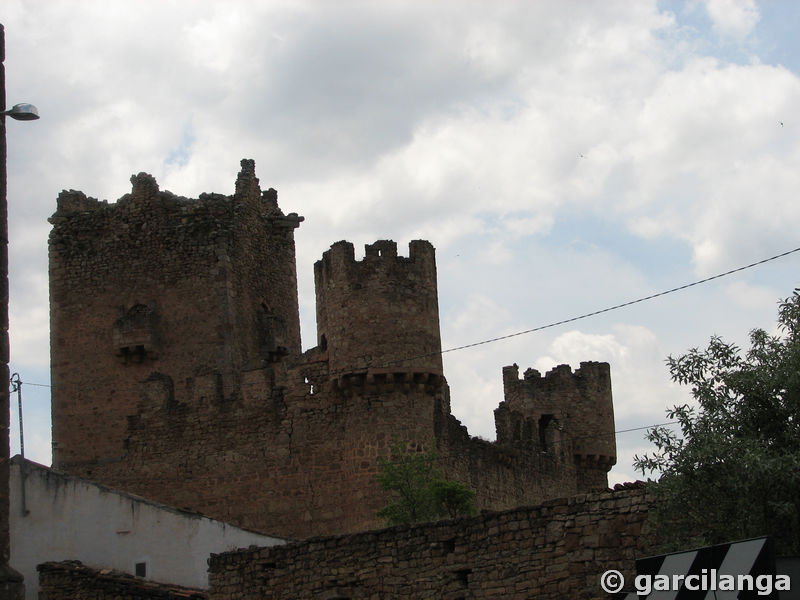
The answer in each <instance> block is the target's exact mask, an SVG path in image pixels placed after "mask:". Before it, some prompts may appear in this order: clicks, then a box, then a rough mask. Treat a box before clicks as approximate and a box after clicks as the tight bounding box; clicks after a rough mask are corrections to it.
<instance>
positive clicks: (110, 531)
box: [9, 456, 287, 600]
mask: <svg viewBox="0 0 800 600" xmlns="http://www.w3.org/2000/svg"><path fill="white" fill-rule="evenodd" d="M9 483H10V515H9V516H10V530H11V560H10V565H11V566H12V567H13V568H14V569H16V570H17V571H19V572H20V573H22V574H23V575H24V577H25V591H26V599H27V600H36V598H37V595H38V587H39V586H38V575H37V572H36V565H38V564H41V563H43V562H48V561H63V560H79V561H81V562H82V563H84V564H85V565H88V566H92V567H98V568H108V569H116V570H119V571H124V572H127V573H131V574H133V575H137V576H140V577H144V578H146V579H150V580H153V581H159V582H163V583H171V584H177V585H182V586H186V587H192V588H198V589H206V588H208V573H207V568H208V562H207V561H208V558H209V556H210V555H211V554H212V553H215V554H216V553H220V552H225V551H228V550H234V549H236V548H246V547H248V546H252V545H255V546H272V545H275V544H283V543H286V541H287V540H282V539H279V538H274V537H269V536H266V535H262V534H259V533H255V532H252V531H247V530H244V529H240V528H238V527H234V526H233V525H229V524H227V523H224V522H222V521H216V520H214V519H210V518H208V517H205V516H203V515H199V514H196V513H191V512H187V511H182V510H179V509H175V508H171V507H168V506H164V505H162V504H158V503H157V502H151V501H149V500H146V499H144V498H140V497H138V496H134V495H132V494H127V493H124V492H118V491H115V490H112V489H110V488H108V487H105V486H103V485H100V484H97V483H94V482H92V481H88V480H85V479H81V478H79V477H73V476H71V475H65V474H63V473H58V472H56V471H53V470H52V469H49V468H47V467H45V466H42V465H39V464H37V463H34V462H31V461H28V460H24V459H21V458H20V457H19V456H16V457H14V458H13V459H12V460H11V478H10V482H9ZM23 497H24V498H23Z"/></svg>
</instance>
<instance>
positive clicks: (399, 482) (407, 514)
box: [378, 442, 476, 525]
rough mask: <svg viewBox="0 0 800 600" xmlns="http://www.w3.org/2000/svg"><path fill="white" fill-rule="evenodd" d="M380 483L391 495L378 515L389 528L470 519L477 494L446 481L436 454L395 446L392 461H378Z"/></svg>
mask: <svg viewBox="0 0 800 600" xmlns="http://www.w3.org/2000/svg"><path fill="white" fill-rule="evenodd" d="M378 466H379V468H380V472H379V473H378V483H379V484H380V486H381V488H382V489H384V490H385V491H386V492H388V493H389V497H390V499H389V500H388V503H387V504H386V506H384V507H383V508H382V509H381V510H380V511H378V516H379V517H382V518H385V519H386V520H387V522H388V523H389V525H398V524H401V523H418V522H422V521H435V520H437V519H442V518H452V517H458V516H462V515H471V514H474V513H475V512H476V511H475V505H474V500H475V492H474V491H473V490H471V489H470V488H468V487H467V486H466V485H464V484H463V483H461V482H460V481H454V480H450V479H445V478H444V477H443V476H442V473H441V471H440V470H439V469H438V468H437V466H436V453H435V452H433V451H428V452H422V451H414V450H412V451H409V450H408V449H407V448H406V447H405V446H404V445H403V444H401V443H399V442H396V443H395V444H393V445H392V447H391V455H390V457H389V458H379V459H378Z"/></svg>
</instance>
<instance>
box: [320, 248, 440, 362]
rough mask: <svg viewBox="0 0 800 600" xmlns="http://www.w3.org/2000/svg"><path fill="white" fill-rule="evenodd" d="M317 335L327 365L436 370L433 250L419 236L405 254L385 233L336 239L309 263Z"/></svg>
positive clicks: (436, 307)
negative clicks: (359, 248) (371, 238)
mask: <svg viewBox="0 0 800 600" xmlns="http://www.w3.org/2000/svg"><path fill="white" fill-rule="evenodd" d="M314 281H315V284H316V292H317V340H318V343H319V345H320V347H321V348H326V349H327V351H328V364H329V367H330V369H331V372H332V373H336V372H337V371H344V370H349V369H366V368H369V369H372V370H373V371H375V370H381V369H382V370H387V371H402V370H407V369H415V370H417V371H428V372H431V373H437V374H439V375H441V373H442V356H441V351H442V344H441V340H440V336H439V300H438V292H437V289H436V257H435V253H434V249H433V246H432V245H431V244H430V242H426V241H424V240H415V241H413V242H411V243H410V244H409V254H408V258H405V257H402V256H398V255H397V244H396V243H395V242H393V241H390V240H381V241H377V242H375V243H374V244H367V245H366V247H365V256H364V259H363V260H361V261H356V260H355V256H354V249H353V244H351V243H350V242H337V243H335V244H333V245H332V246H331V249H330V250H328V251H327V252H325V253H324V254H323V255H322V260H319V261H317V262H316V264H315V265H314Z"/></svg>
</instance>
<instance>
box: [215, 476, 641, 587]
mask: <svg viewBox="0 0 800 600" xmlns="http://www.w3.org/2000/svg"><path fill="white" fill-rule="evenodd" d="M648 506H649V500H648V498H647V496H646V494H645V490H644V489H643V488H642V487H634V488H633V489H623V490H620V491H614V492H612V491H608V492H603V493H597V494H582V495H578V496H573V497H571V498H561V499H557V500H551V501H548V502H545V503H543V504H541V505H539V506H533V507H523V508H517V509H514V510H509V511H504V512H498V513H487V514H483V515H480V516H477V517H471V518H465V519H456V520H450V521H439V522H435V523H424V524H418V525H410V526H398V527H392V528H388V529H382V530H379V531H369V532H365V533H357V534H351V535H344V536H337V537H327V538H312V539H310V540H306V541H304V542H298V543H294V544H289V545H286V546H275V547H272V548H250V549H247V550H238V551H235V552H229V553H225V554H219V555H212V557H211V560H210V561H209V583H210V591H209V600H223V599H225V600H250V599H253V600H255V599H261V598H270V599H274V600H277V599H289V598H291V599H303V598H307V599H314V600H345V599H352V600H355V599H370V600H378V599H380V598H398V599H403V598H409V599H411V598H413V599H415V600H416V599H420V598H436V599H445V600H460V599H464V600H466V599H468V598H536V599H537V600H562V599H564V598H570V599H571V600H579V599H581V600H582V599H590V598H607V597H608V594H605V593H604V592H603V591H602V589H601V588H600V576H601V575H602V573H603V572H604V571H606V570H608V569H617V570H619V571H621V572H622V573H623V575H625V576H626V577H627V578H631V577H633V576H634V575H635V573H636V569H635V559H636V558H639V557H641V556H644V555H647V554H649V552H648V543H647V541H646V533H647V532H646V526H645V522H646V520H647V514H648Z"/></svg>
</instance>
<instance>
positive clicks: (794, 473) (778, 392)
mask: <svg viewBox="0 0 800 600" xmlns="http://www.w3.org/2000/svg"><path fill="white" fill-rule="evenodd" d="M667 364H668V365H669V370H670V374H671V376H672V379H673V380H674V381H676V382H677V383H679V384H681V385H687V386H690V387H691V393H692V396H693V397H694V399H695V401H696V402H695V405H693V406H690V405H688V404H685V405H683V406H676V407H674V408H673V409H671V410H669V411H668V415H669V418H670V419H674V420H675V421H676V422H677V425H678V426H679V427H680V435H679V434H677V433H676V431H675V429H674V428H670V427H656V428H654V429H652V430H649V431H648V435H647V437H648V439H649V440H650V442H652V443H653V444H654V445H655V447H656V450H655V451H654V452H653V453H651V454H645V455H644V456H637V457H635V459H634V465H635V466H636V468H637V470H639V471H641V472H642V473H644V474H647V473H650V472H654V471H655V472H660V473H661V477H660V479H659V482H658V485H655V486H654V493H655V497H656V504H655V508H654V511H653V519H652V523H653V525H654V527H655V534H656V536H657V538H658V539H659V540H660V541H661V542H662V544H663V549H664V550H675V549H678V548H680V547H686V546H687V545H704V544H715V543H721V542H725V541H731V540H735V539H744V538H749V537H754V536H760V535H765V534H768V535H771V536H773V537H774V539H775V541H776V548H777V550H778V552H780V553H784V554H797V553H800V295H799V294H798V290H795V292H794V294H793V295H792V296H791V297H790V298H787V299H786V300H783V301H782V302H781V303H780V305H779V311H778V335H770V334H768V333H767V332H766V331H764V330H762V329H755V330H753V331H752V332H751V333H750V349H749V350H748V351H747V352H746V353H742V352H741V350H740V349H739V348H737V347H736V346H735V345H733V344H729V343H726V342H724V341H723V340H722V339H720V338H719V337H712V338H711V341H710V343H709V345H708V347H707V348H705V349H703V350H700V349H697V348H694V349H692V350H690V351H689V352H688V353H686V354H684V355H683V356H679V357H677V358H673V357H672V356H670V357H669V358H668V359H667Z"/></svg>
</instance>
